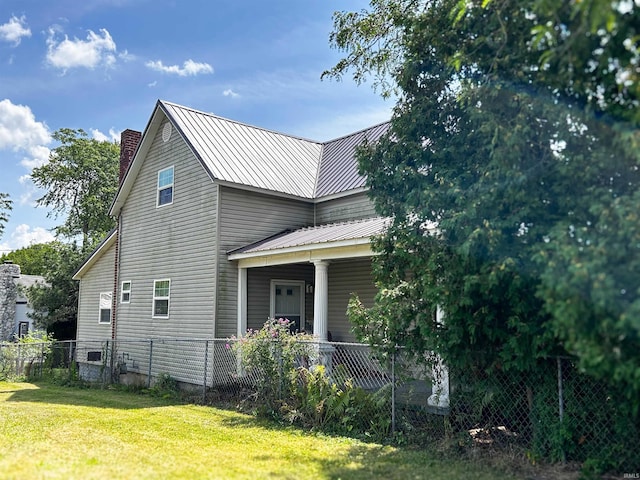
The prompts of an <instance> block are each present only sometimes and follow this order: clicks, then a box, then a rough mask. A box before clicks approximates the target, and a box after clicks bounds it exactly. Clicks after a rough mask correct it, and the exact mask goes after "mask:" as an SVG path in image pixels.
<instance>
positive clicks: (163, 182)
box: [157, 167, 173, 207]
mask: <svg viewBox="0 0 640 480" xmlns="http://www.w3.org/2000/svg"><path fill="white" fill-rule="evenodd" d="M172 203H173V167H169V168H165V169H164V170H160V171H159V172H158V198H157V206H158V207H161V206H162V205H170V204H172Z"/></svg>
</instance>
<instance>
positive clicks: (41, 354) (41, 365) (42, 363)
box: [40, 343, 44, 378]
mask: <svg viewBox="0 0 640 480" xmlns="http://www.w3.org/2000/svg"><path fill="white" fill-rule="evenodd" d="M43 365H44V343H41V344H40V378H42V367H43Z"/></svg>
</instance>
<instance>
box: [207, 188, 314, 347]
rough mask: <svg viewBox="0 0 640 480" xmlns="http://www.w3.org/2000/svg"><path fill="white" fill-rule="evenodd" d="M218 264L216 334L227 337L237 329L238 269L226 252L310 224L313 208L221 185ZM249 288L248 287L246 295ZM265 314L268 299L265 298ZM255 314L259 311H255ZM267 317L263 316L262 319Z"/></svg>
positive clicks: (306, 204)
mask: <svg viewBox="0 0 640 480" xmlns="http://www.w3.org/2000/svg"><path fill="white" fill-rule="evenodd" d="M220 194H221V196H220V198H221V200H220V224H219V228H220V266H219V272H218V279H219V288H218V321H217V323H216V336H217V337H218V338H227V337H230V336H231V335H235V334H236V330H237V300H238V296H237V285H238V271H237V267H236V264H235V262H230V261H228V260H227V252H228V251H230V250H233V249H236V248H240V247H242V246H244V245H248V244H250V243H253V242H257V241H258V240H262V239H264V238H266V237H268V236H270V235H275V234H276V233H279V232H281V231H283V230H286V229H289V228H297V227H302V226H305V225H311V224H312V222H313V208H312V205H311V204H309V203H307V202H302V201H294V200H289V199H283V198H278V197H271V196H268V195H262V194H258V193H253V192H247V191H243V190H237V189H232V188H225V187H221V188H220ZM251 296H252V292H251V290H249V297H250V298H251ZM266 306H267V316H268V314H269V303H268V302H267V304H266ZM257 315H258V317H259V316H260V314H257ZM258 317H256V318H258ZM265 320H266V317H264V318H263V319H262V322H261V323H260V325H261V324H262V323H264V321H265Z"/></svg>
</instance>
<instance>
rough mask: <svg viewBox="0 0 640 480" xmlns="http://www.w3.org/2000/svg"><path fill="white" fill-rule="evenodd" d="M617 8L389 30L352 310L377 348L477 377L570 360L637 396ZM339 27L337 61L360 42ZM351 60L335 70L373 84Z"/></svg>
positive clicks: (505, 4)
mask: <svg viewBox="0 0 640 480" xmlns="http://www.w3.org/2000/svg"><path fill="white" fill-rule="evenodd" d="M372 5H373V6H374V11H373V12H374V13H375V12H376V11H377V10H376V9H379V8H387V7H393V8H396V7H398V5H405V6H406V5H415V3H413V2H392V1H385V2H375V3H373V4H372ZM630 8H631V10H630V11H626V10H624V9H623V8H622V7H621V6H620V5H617V4H614V5H612V4H611V3H610V2H605V1H600V0H592V1H591V2H534V3H533V4H532V5H530V6H529V5H523V4H522V2H516V1H513V0H493V1H491V0H489V1H486V0H485V1H483V2H480V1H472V2H467V1H465V2H459V1H458V0H442V1H437V2H431V3H429V4H428V5H427V6H426V7H424V8H423V9H422V10H413V11H411V13H410V14H408V15H406V16H405V17H403V18H402V19H401V20H396V21H395V24H394V25H397V26H398V27H397V28H401V29H402V31H401V33H399V34H396V36H395V37H393V38H395V39H397V40H394V42H396V41H397V42H399V43H393V44H392V45H391V46H390V47H389V46H385V44H382V45H383V47H384V48H387V49H388V48H391V49H392V50H393V49H395V50H397V51H399V52H401V55H396V56H394V57H393V58H399V59H400V62H401V68H398V69H395V70H394V71H395V75H394V81H395V82H397V87H398V89H399V90H398V91H399V92H401V96H400V100H399V102H398V104H397V106H396V109H395V112H394V115H393V119H392V122H391V129H390V131H389V133H388V135H387V136H386V137H384V138H383V139H381V141H380V142H379V143H378V144H376V145H370V146H368V147H366V148H365V149H363V150H362V151H361V153H360V156H359V160H360V169H361V173H362V174H365V175H366V176H367V183H368V185H369V187H370V192H371V195H372V197H373V199H374V201H375V203H376V207H377V209H378V210H379V212H380V213H381V214H384V215H389V216H392V217H393V218H394V222H393V225H392V226H391V228H390V229H389V231H388V232H387V233H386V235H385V236H384V237H382V238H381V239H379V240H378V241H377V242H376V243H375V244H374V248H375V250H377V251H378V252H379V253H380V254H381V255H380V256H379V257H378V258H377V259H376V266H375V274H376V279H377V281H378V283H379V285H380V287H381V291H380V294H379V295H378V299H377V305H376V306H375V307H374V308H373V309H371V310H367V309H364V308H362V307H361V306H359V305H358V304H357V303H354V304H352V313H353V315H354V317H355V318H356V321H357V322H358V323H359V324H360V325H361V326H362V327H364V326H365V323H366V322H367V321H370V320H371V319H372V317H373V318H374V319H376V321H377V322H378V325H379V326H380V328H382V329H383V330H384V331H385V332H387V335H388V336H390V337H391V340H392V342H395V341H398V342H402V343H403V344H405V345H407V346H408V347H409V349H410V350H413V351H414V352H416V353H422V352H424V351H428V350H430V349H434V350H436V351H438V352H439V353H441V354H442V355H444V357H445V358H446V359H447V360H448V361H449V362H450V364H452V365H456V366H461V367H469V368H477V369H479V370H482V371H485V372H492V371H500V370H505V369H506V370H508V369H512V370H515V371H527V370H532V369H535V368H536V362H537V361H538V359H539V358H543V357H545V356H546V355H548V354H552V353H559V352H563V351H568V352H570V353H573V354H576V355H578V357H579V359H580V361H581V364H582V366H583V367H585V368H587V369H588V371H589V372H591V373H592V374H594V375H597V376H599V377H602V378H606V379H609V380H611V379H613V380H615V381H617V382H619V383H622V384H625V385H628V386H629V387H631V388H630V389H629V392H630V393H629V394H630V395H637V394H638V393H639V392H640V378H639V377H638V373H637V372H638V371H640V354H639V353H638V352H640V320H638V319H639V318H640V317H639V316H638V315H637V313H638V309H639V308H640V293H639V292H640V249H639V248H638V245H640V243H639V242H638V239H639V238H640V225H639V224H638V221H637V220H638V219H637V215H636V213H635V210H634V206H635V205H637V204H638V203H637V202H638V200H639V199H640V198H638V197H640V194H639V193H638V190H639V189H638V186H639V183H640V172H639V169H638V167H637V165H638V164H639V163H640V153H639V152H640V148H639V147H640V135H639V134H638V129H637V123H638V122H639V121H640V117H638V108H637V106H638V100H639V99H638V72H639V70H638V52H639V48H638V43H639V42H638V40H637V37H636V36H637V33H638V32H637V28H638V27H637V26H638V25H640V21H639V17H640V9H638V8H634V7H633V5H631V7H630ZM394 11H396V10H394ZM365 18H366V15H361V16H360V17H358V18H356V19H355V20H354V21H357V22H359V26H362V25H363V23H362V22H363V20H364V19H365ZM336 25H337V26H338V27H339V26H340V24H336ZM354 26H355V24H349V25H348V26H347V30H349V29H351V30H350V31H351V34H352V36H351V37H350V36H348V35H347V36H346V37H340V35H339V33H340V32H334V36H333V38H334V39H336V38H345V39H346V40H345V41H346V45H347V47H348V48H349V49H350V50H349V51H351V52H355V51H357V49H358V48H359V46H358V45H357V43H358V42H359V41H361V40H363V37H364V36H363V35H361V34H360V33H358V32H359V30H357V29H355V30H354ZM353 32H355V34H354V33H353ZM366 33H367V35H368V37H366V38H372V37H373V36H375V33H376V31H374V32H373V33H371V32H369V31H367V32H366ZM377 33H378V34H380V35H381V36H382V37H385V36H386V37H385V38H389V37H388V36H387V35H388V34H387V32H384V31H377ZM371 48H373V47H371ZM359 58H361V57H354V56H351V57H347V60H348V61H347V63H345V64H343V65H342V66H341V65H340V64H339V65H338V67H340V69H339V70H340V71H341V72H344V71H345V70H344V69H346V68H348V67H355V68H356V69H360V70H361V71H370V72H371V71H372V72H373V73H374V74H378V73H379V72H380V70H377V68H378V67H375V68H374V69H373V70H371V67H370V65H368V64H366V63H364V62H362V61H361V60H360V59H359ZM605 58H607V59H608V60H607V61H606V62H604V59H605ZM349 59H351V60H349ZM349 62H351V63H349ZM374 65H375V64H374ZM363 69H364V70H363ZM367 69H369V70H367ZM435 225H437V228H435V227H434V226H435ZM436 305H440V306H441V307H442V308H443V309H444V311H445V318H446V322H445V324H444V325H443V324H440V323H438V322H435V321H434V316H433V311H434V309H435V306H436ZM382 314H384V315H382ZM365 333H366V334H368V335H372V334H374V333H375V332H372V331H370V330H369V331H366V330H365Z"/></svg>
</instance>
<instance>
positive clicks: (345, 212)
mask: <svg viewBox="0 0 640 480" xmlns="http://www.w3.org/2000/svg"><path fill="white" fill-rule="evenodd" d="M315 208H316V225H322V224H325V223H336V222H345V221H348V220H359V219H362V218H370V217H375V216H377V214H376V211H375V208H374V206H373V202H371V200H370V199H369V197H368V196H367V194H366V193H364V192H363V193H358V194H356V195H350V196H348V197H342V198H336V199H334V200H328V201H325V202H320V203H318V204H316V207H315Z"/></svg>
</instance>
